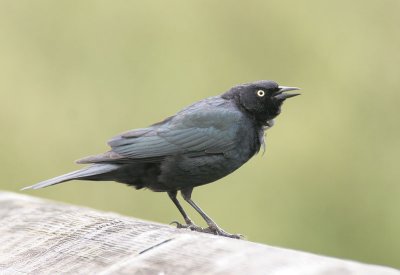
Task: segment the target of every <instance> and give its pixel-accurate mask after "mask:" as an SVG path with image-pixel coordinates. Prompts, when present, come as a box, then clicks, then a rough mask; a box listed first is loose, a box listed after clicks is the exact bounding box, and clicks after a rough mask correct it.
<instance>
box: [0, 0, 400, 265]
mask: <svg viewBox="0 0 400 275" xmlns="http://www.w3.org/2000/svg"><path fill="white" fill-rule="evenodd" d="M399 11H400V2H399V1H398V0H381V1H361V0H356V1H343V0H339V1H317V0H309V1H278V0H275V1H241V2H240V1H211V0H208V1H161V0H159V1H76V0H75V1H50V0H49V1H11V0H10V1H1V2H0V41H1V43H0V95H1V108H0V114H1V116H0V129H1V139H0V145H1V153H2V155H1V157H0V164H1V182H0V189H3V190H10V191H14V192H19V189H20V188H21V187H23V186H26V185H30V184H33V183H36V182H38V181H40V180H44V179H47V178H50V177H53V176H56V175H59V174H62V173H65V172H69V171H71V170H74V169H77V168H78V167H79V166H78V165H76V164H74V163H73V161H74V160H76V159H78V158H81V157H83V156H86V155H90V154H96V153H100V152H103V151H105V150H108V148H107V146H106V145H105V142H106V141H107V140H108V139H109V138H110V137H112V136H114V135H116V134H118V133H120V132H123V131H125V130H128V129H133V128H139V127H144V126H147V125H149V124H151V123H154V122H156V121H160V120H161V119H163V118H164V117H166V116H169V115H171V114H174V113H175V112H176V111H178V110H179V109H181V108H183V107H185V106H187V105H189V104H191V103H192V102H194V101H197V100H199V99H202V98H204V97H208V96H213V95H216V94H219V93H222V92H224V91H226V90H227V89H228V88H230V87H231V86H233V85H235V84H238V83H243V82H248V81H253V80H259V79H273V80H276V81H277V82H278V83H280V84H281V85H287V86H298V87H301V88H302V96H300V97H296V98H295V99H292V100H289V101H287V102H286V103H285V105H284V108H283V112H282V114H281V115H280V116H279V117H278V119H277V120H276V124H275V126H274V127H273V128H272V129H271V130H270V131H269V132H268V134H267V135H268V138H267V150H266V153H265V155H264V156H261V154H260V155H258V156H256V157H254V158H253V159H252V160H251V161H250V162H249V163H247V164H246V165H245V166H243V167H242V168H241V169H239V170H238V171H236V172H235V173H233V174H232V175H230V176H228V177H226V178H224V179H222V180H220V181H219V182H217V183H214V184H210V185H206V186H203V187H199V188H197V189H196V190H195V192H194V195H193V198H194V200H195V201H196V202H198V203H199V205H200V206H202V207H203V208H204V209H205V210H206V212H207V213H208V214H210V216H211V217H213V218H214V219H215V220H216V221H217V222H218V223H219V225H220V226H221V227H223V228H224V229H226V230H227V231H229V232H232V233H242V234H244V235H246V236H247V238H248V239H249V240H251V241H257V242H262V243H267V244H270V245H276V246H282V247H289V248H293V249H299V250H305V251H310V252H315V253H320V254H326V255H331V256H336V257H341V258H349V259H355V260H359V261H364V262H369V263H376V264H383V265H390V266H394V267H398V268H399V267H400V256H399V255H400V238H399V232H400V219H399V216H400V213H399V212H400V184H399V179H400V169H399V156H400V123H399V118H400V116H399V111H398V109H399V103H400V92H399V87H400V81H399V77H400V69H399V68H400V31H399V27H400V17H399ZM24 193H25V194H29V195H34V196H40V197H45V198H51V199H53V200H57V201H63V202H68V203H73V204H78V205H84V206H88V207H93V208H97V209H101V210H106V211H114V212H118V213H122V214H125V215H130V216H135V217H138V218H142V219H147V220H152V221H157V222H161V223H169V222H170V221H172V220H176V219H179V220H181V217H180V215H179V213H178V211H177V209H176V208H175V207H174V205H173V204H172V203H171V202H170V201H169V199H168V197H167V195H166V194H163V193H152V192H150V191H135V190H133V189H129V187H127V186H125V185H122V184H117V183H92V182H70V183H67V184H62V185H59V186H57V187H52V188H47V189H42V190H37V191H29V192H24ZM184 206H185V207H186V208H187V209H189V207H188V205H187V204H185V205H184ZM190 213H191V215H192V216H193V217H194V219H195V220H196V221H197V222H198V223H200V224H201V222H200V220H201V219H200V217H199V216H197V215H196V214H195V213H194V212H193V211H190Z"/></svg>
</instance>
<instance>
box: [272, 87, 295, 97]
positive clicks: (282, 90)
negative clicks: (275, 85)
mask: <svg viewBox="0 0 400 275" xmlns="http://www.w3.org/2000/svg"><path fill="white" fill-rule="evenodd" d="M294 90H300V88H297V87H286V86H279V92H278V93H277V94H276V95H275V96H274V98H276V99H278V100H281V101H284V100H285V99H287V98H289V97H294V96H298V95H300V94H299V93H292V94H284V92H288V91H294Z"/></svg>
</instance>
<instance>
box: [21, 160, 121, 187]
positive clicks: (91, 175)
mask: <svg viewBox="0 0 400 275" xmlns="http://www.w3.org/2000/svg"><path fill="white" fill-rule="evenodd" d="M118 168H119V166H118V165H116V164H93V165H91V166H88V167H85V168H83V169H80V170H77V171H73V172H70V173H68V174H64V175H61V176H58V177H55V178H52V179H48V180H45V181H42V182H39V183H36V184H34V185H31V186H27V187H24V188H22V189H21V190H26V189H39V188H43V187H47V186H50V185H54V184H58V183H62V182H65V181H69V180H85V179H87V180H93V179H94V180H95V177H96V176H97V175H99V176H100V175H102V174H105V173H108V172H111V171H114V170H116V169H118Z"/></svg>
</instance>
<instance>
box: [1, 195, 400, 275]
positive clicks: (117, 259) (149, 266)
mask: <svg viewBox="0 0 400 275" xmlns="http://www.w3.org/2000/svg"><path fill="white" fill-rule="evenodd" d="M399 255H400V254H399ZM61 273H65V274H202V275H203V274H245V275H250V274H274V275H292V274H293V275H314V274H325V275H328V274H329V275H336V274H337V275H342V274H343V275H353V274H360V275H399V274H400V271H398V270H395V269H392V268H388V267H381V266H374V265H367V264H362V263H357V262H353V261H347V260H340V259H335V258H330V257H324V256H318V255H313V254H310V253H306V252H300V251H294V250H290V249H283V248H278V247H271V246H267V245H263V244H259V243H253V242H249V241H243V240H235V239H229V238H224V237H219V236H214V235H209V234H204V233H196V232H191V231H188V230H184V229H176V228H174V227H172V226H168V225H163V224H157V223H154V222H148V221H142V220H138V219H134V218H131V217H124V216H121V215H118V214H114V213H104V212H100V211H96V210H92V209H87V208H83V207H77V206H73V205H66V204H61V203H55V202H52V201H47V200H42V199H38V198H34V197H30V196H26V195H20V194H15V193H9V192H0V274H2V275H3V274H61Z"/></svg>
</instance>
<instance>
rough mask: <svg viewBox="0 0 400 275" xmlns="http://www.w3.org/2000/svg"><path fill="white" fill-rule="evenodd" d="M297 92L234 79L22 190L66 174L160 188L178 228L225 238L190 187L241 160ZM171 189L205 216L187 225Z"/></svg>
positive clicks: (64, 177) (233, 167)
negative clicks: (180, 219)
mask: <svg viewBox="0 0 400 275" xmlns="http://www.w3.org/2000/svg"><path fill="white" fill-rule="evenodd" d="M291 90H298V88H295V87H285V86H279V85H278V84H277V83H276V82H274V81H267V80H261V81H256V82H251V83H246V84H241V85H237V86H235V87H233V88H231V89H230V90H228V91H227V92H225V93H223V94H222V95H219V96H215V97H210V98H206V99H203V100H200V101H198V102H196V103H194V104H193V105H190V106H189V107H187V108H185V109H183V110H181V111H180V112H178V113H177V114H175V115H174V116H171V117H168V118H166V119H165V120H163V121H161V122H158V123H156V124H153V125H151V126H149V127H147V128H141V129H135V130H131V131H128V132H125V133H123V134H121V135H118V136H116V137H114V138H112V139H111V140H110V141H109V142H108V145H110V147H111V150H110V151H108V152H106V153H104V154H100V155H95V156H89V157H86V158H83V159H80V160H78V161H77V163H84V164H90V166H88V167H85V168H83V169H81V170H77V171H74V172H71V173H68V174H65V175H61V176H58V177H55V178H52V179H49V180H46V181H43V182H40V183H37V184H35V185H32V186H28V187H25V188H24V189H29V188H32V189H38V188H42V187H46V186H50V185H54V184H58V183H61V182H65V181H70V180H91V181H117V182H121V183H125V184H127V185H130V186H133V187H135V188H136V189H141V188H148V189H150V190H153V191H156V192H167V193H168V195H169V197H170V198H171V200H172V201H173V203H174V204H175V205H176V207H177V208H178V210H179V211H180V213H181V214H182V216H183V218H184V220H185V224H180V223H178V222H174V223H176V225H177V227H179V228H189V229H191V230H194V231H199V232H206V233H212V234H216V235H221V236H225V237H231V238H239V237H240V235H237V234H229V233H227V232H225V231H224V230H222V229H221V228H220V227H219V226H218V225H217V224H216V223H215V222H214V221H213V220H212V219H211V218H210V217H209V216H208V215H207V214H206V213H204V211H203V210H201V209H200V207H199V206H197V204H196V203H195V202H194V201H193V200H192V199H191V194H192V191H193V188H194V187H196V186H199V185H203V184H207V183H210V182H213V181H216V180H218V179H220V178H222V177H224V176H226V175H228V174H230V173H232V172H233V171H235V170H236V169H237V168H239V167H240V166H241V165H243V164H244V163H245V162H247V161H248V160H249V159H250V158H251V157H252V156H254V155H255V154H256V153H257V152H258V151H259V150H260V147H261V146H262V145H263V144H264V131H265V130H266V129H268V128H269V127H271V126H272V125H273V119H274V118H275V117H276V116H277V115H279V113H280V111H281V105H282V103H283V102H284V101H285V99H287V98H290V97H293V96H296V95H299V94H295V93H292V94H288V93H285V92H287V91H291ZM178 191H180V192H181V195H182V197H183V199H184V200H185V201H186V202H188V203H189V204H190V205H191V206H192V207H193V208H194V209H195V210H196V211H197V212H198V213H199V214H200V215H201V216H202V217H203V219H204V220H205V221H206V223H207V224H208V227H207V228H201V227H199V226H197V225H195V224H194V223H193V221H192V220H191V219H190V218H189V216H188V215H187V214H186V212H185V210H184V209H183V208H182V206H181V204H180V203H179V201H178V199H177V197H176V196H177V193H178Z"/></svg>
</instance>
